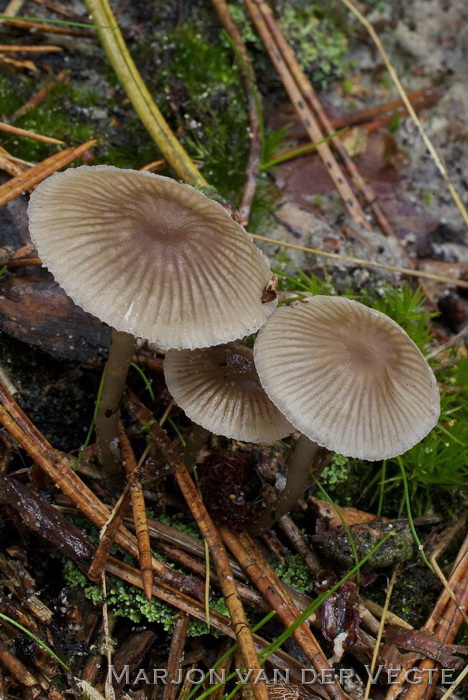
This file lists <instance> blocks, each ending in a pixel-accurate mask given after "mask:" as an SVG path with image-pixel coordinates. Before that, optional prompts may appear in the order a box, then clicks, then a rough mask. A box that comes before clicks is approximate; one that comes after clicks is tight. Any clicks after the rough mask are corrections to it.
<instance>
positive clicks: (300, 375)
mask: <svg viewBox="0 0 468 700" xmlns="http://www.w3.org/2000/svg"><path fill="white" fill-rule="evenodd" d="M254 352H255V364H256V367H257V371H258V374H259V377H260V381H261V382H262V384H263V386H264V387H265V390H266V392H267V393H268V395H269V397H270V398H271V400H272V401H273V402H274V403H275V404H276V405H277V406H278V408H279V409H280V411H281V412H282V413H284V415H285V416H286V417H287V418H288V419H289V420H290V421H291V422H292V423H293V424H294V425H295V426H296V428H298V429H299V430H301V431H302V432H303V433H304V435H307V437H309V438H310V439H311V440H314V441H315V442H317V443H318V444H319V445H322V446H324V447H327V448H328V449H329V450H333V451H334V452H338V453H339V454H343V455H346V456H349V457H360V458H361V459H368V460H378V459H386V458H389V457H395V456H396V455H399V454H401V453H402V452H405V451H406V450H408V449H409V448H410V447H412V446H413V445H415V444H416V443H417V442H419V441H420V440H421V439H422V438H423V437H424V436H425V435H427V433H428V432H429V431H430V430H431V429H432V428H433V427H434V425H435V424H436V422H437V419H438V417H439V413H440V402H439V391H438V388H437V383H436V380H435V377H434V374H433V372H432V370H431V368H430V367H429V365H428V364H427V362H426V360H425V359H424V357H423V356H422V354H421V353H420V351H419V350H418V348H417V347H416V345H415V344H414V343H413V341H412V340H411V339H410V338H409V337H408V335H407V334H406V333H405V331H404V330H403V329H402V328H400V326H399V325H398V324H397V323H395V321H392V319H390V318H389V317H388V316H386V315H385V314H382V313H380V312H379V311H375V310H374V309H370V308H368V307H366V306H364V305H363V304H360V303H358V302H357V301H350V300H349V299H345V298H338V297H327V296H314V297H311V298H308V299H304V300H303V301H300V302H295V303H294V304H292V305H291V306H289V307H287V306H284V307H282V308H280V309H278V310H277V311H276V312H275V313H274V314H273V316H272V317H271V319H270V320H269V321H268V323H267V324H266V325H265V326H264V327H263V328H262V330H261V331H260V333H259V334H258V337H257V341H256V343H255V350H254Z"/></svg>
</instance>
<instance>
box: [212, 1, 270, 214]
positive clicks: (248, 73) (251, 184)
mask: <svg viewBox="0 0 468 700" xmlns="http://www.w3.org/2000/svg"><path fill="white" fill-rule="evenodd" d="M212 2H213V6H214V8H215V10H216V14H217V15H218V17H219V20H220V22H221V24H222V25H223V27H224V29H225V30H226V32H227V33H228V35H229V36H230V38H231V40H232V41H233V43H234V45H235V47H236V49H237V51H238V53H239V55H237V54H236V59H237V65H238V67H239V70H240V73H241V77H242V85H243V87H244V92H245V95H246V97H247V111H248V115H249V134H248V136H249V149H248V150H249V155H248V161H247V178H246V182H245V185H244V191H243V194H242V201H241V204H240V207H239V223H241V224H242V226H247V224H248V222H249V216H250V209H251V207H252V202H253V199H254V196H255V190H256V188H257V180H258V174H259V170H260V157H261V124H260V115H259V111H258V108H259V105H258V104H257V100H256V95H255V89H256V88H255V74H254V71H253V68H252V65H251V63H250V59H249V55H248V53H247V49H246V47H245V44H244V41H243V39H242V35H241V33H240V31H239V29H238V28H237V25H236V23H235V22H234V20H233V19H232V16H231V12H230V10H229V6H228V4H227V2H226V1H225V0H212Z"/></svg>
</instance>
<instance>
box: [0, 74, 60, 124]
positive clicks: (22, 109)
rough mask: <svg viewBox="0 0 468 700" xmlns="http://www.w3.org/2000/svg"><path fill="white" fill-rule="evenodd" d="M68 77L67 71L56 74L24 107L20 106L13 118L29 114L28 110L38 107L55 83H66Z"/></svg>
mask: <svg viewBox="0 0 468 700" xmlns="http://www.w3.org/2000/svg"><path fill="white" fill-rule="evenodd" d="M69 75H70V71H69V70H68V69H64V70H61V71H60V73H57V75H56V76H55V78H53V80H50V81H49V82H48V83H46V84H45V85H44V87H43V88H41V89H40V90H39V91H38V92H36V94H35V95H33V96H32V97H31V98H30V99H29V100H28V101H27V102H25V103H24V105H21V107H19V108H18V109H17V110H16V111H15V112H13V116H14V117H22V116H23V115H24V114H26V112H29V110H30V109H34V107H37V106H38V105H40V104H41V103H42V102H43V101H44V100H45V98H46V97H47V95H48V94H49V92H50V91H51V90H52V89H53V88H54V87H55V86H56V85H57V83H66V82H68V78H69Z"/></svg>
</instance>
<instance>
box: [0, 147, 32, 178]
mask: <svg viewBox="0 0 468 700" xmlns="http://www.w3.org/2000/svg"><path fill="white" fill-rule="evenodd" d="M0 168H1V169H2V170H4V171H5V172H7V173H8V175H11V177H17V176H18V175H21V174H22V173H24V172H25V170H26V169H27V168H26V166H25V165H24V164H23V163H20V162H18V161H15V160H13V159H12V157H11V154H10V153H8V151H6V150H5V149H4V148H3V147H2V146H0Z"/></svg>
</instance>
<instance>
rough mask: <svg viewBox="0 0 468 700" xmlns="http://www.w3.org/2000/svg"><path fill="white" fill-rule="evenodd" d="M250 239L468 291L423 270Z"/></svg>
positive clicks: (464, 284) (466, 286) (458, 283)
mask: <svg viewBox="0 0 468 700" xmlns="http://www.w3.org/2000/svg"><path fill="white" fill-rule="evenodd" d="M249 235H250V236H252V238H256V239H257V240H259V241H265V242H266V243H271V244H273V245H279V246H284V247H285V248H293V249H294V250H303V251H304V252H305V253H312V254H313V255H321V256H322V257H324V258H331V259H332V260H342V261H343V262H349V263H352V264H353V265H359V267H374V268H376V269H379V270H389V271H390V272H398V273H399V274H400V275H409V276H410V277H422V278H424V279H427V280H434V281H435V282H445V283H446V284H451V285H454V286H457V287H463V288H464V289H468V282H465V280H461V279H455V278H454V277H444V276H443V275H436V274H433V273H432V272H424V271H423V270H410V269H408V268H406V267H399V266H398V265H386V264H385V263H380V262H377V261H376V260H364V259H363V258H355V257H353V256H351V255H340V253H327V252H325V251H323V250H320V249H319V248H309V247H307V246H304V245H298V244H296V243H288V242H287V241H279V240H276V239H275V238H268V236H261V235H260V234H258V233H250V234H249Z"/></svg>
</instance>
